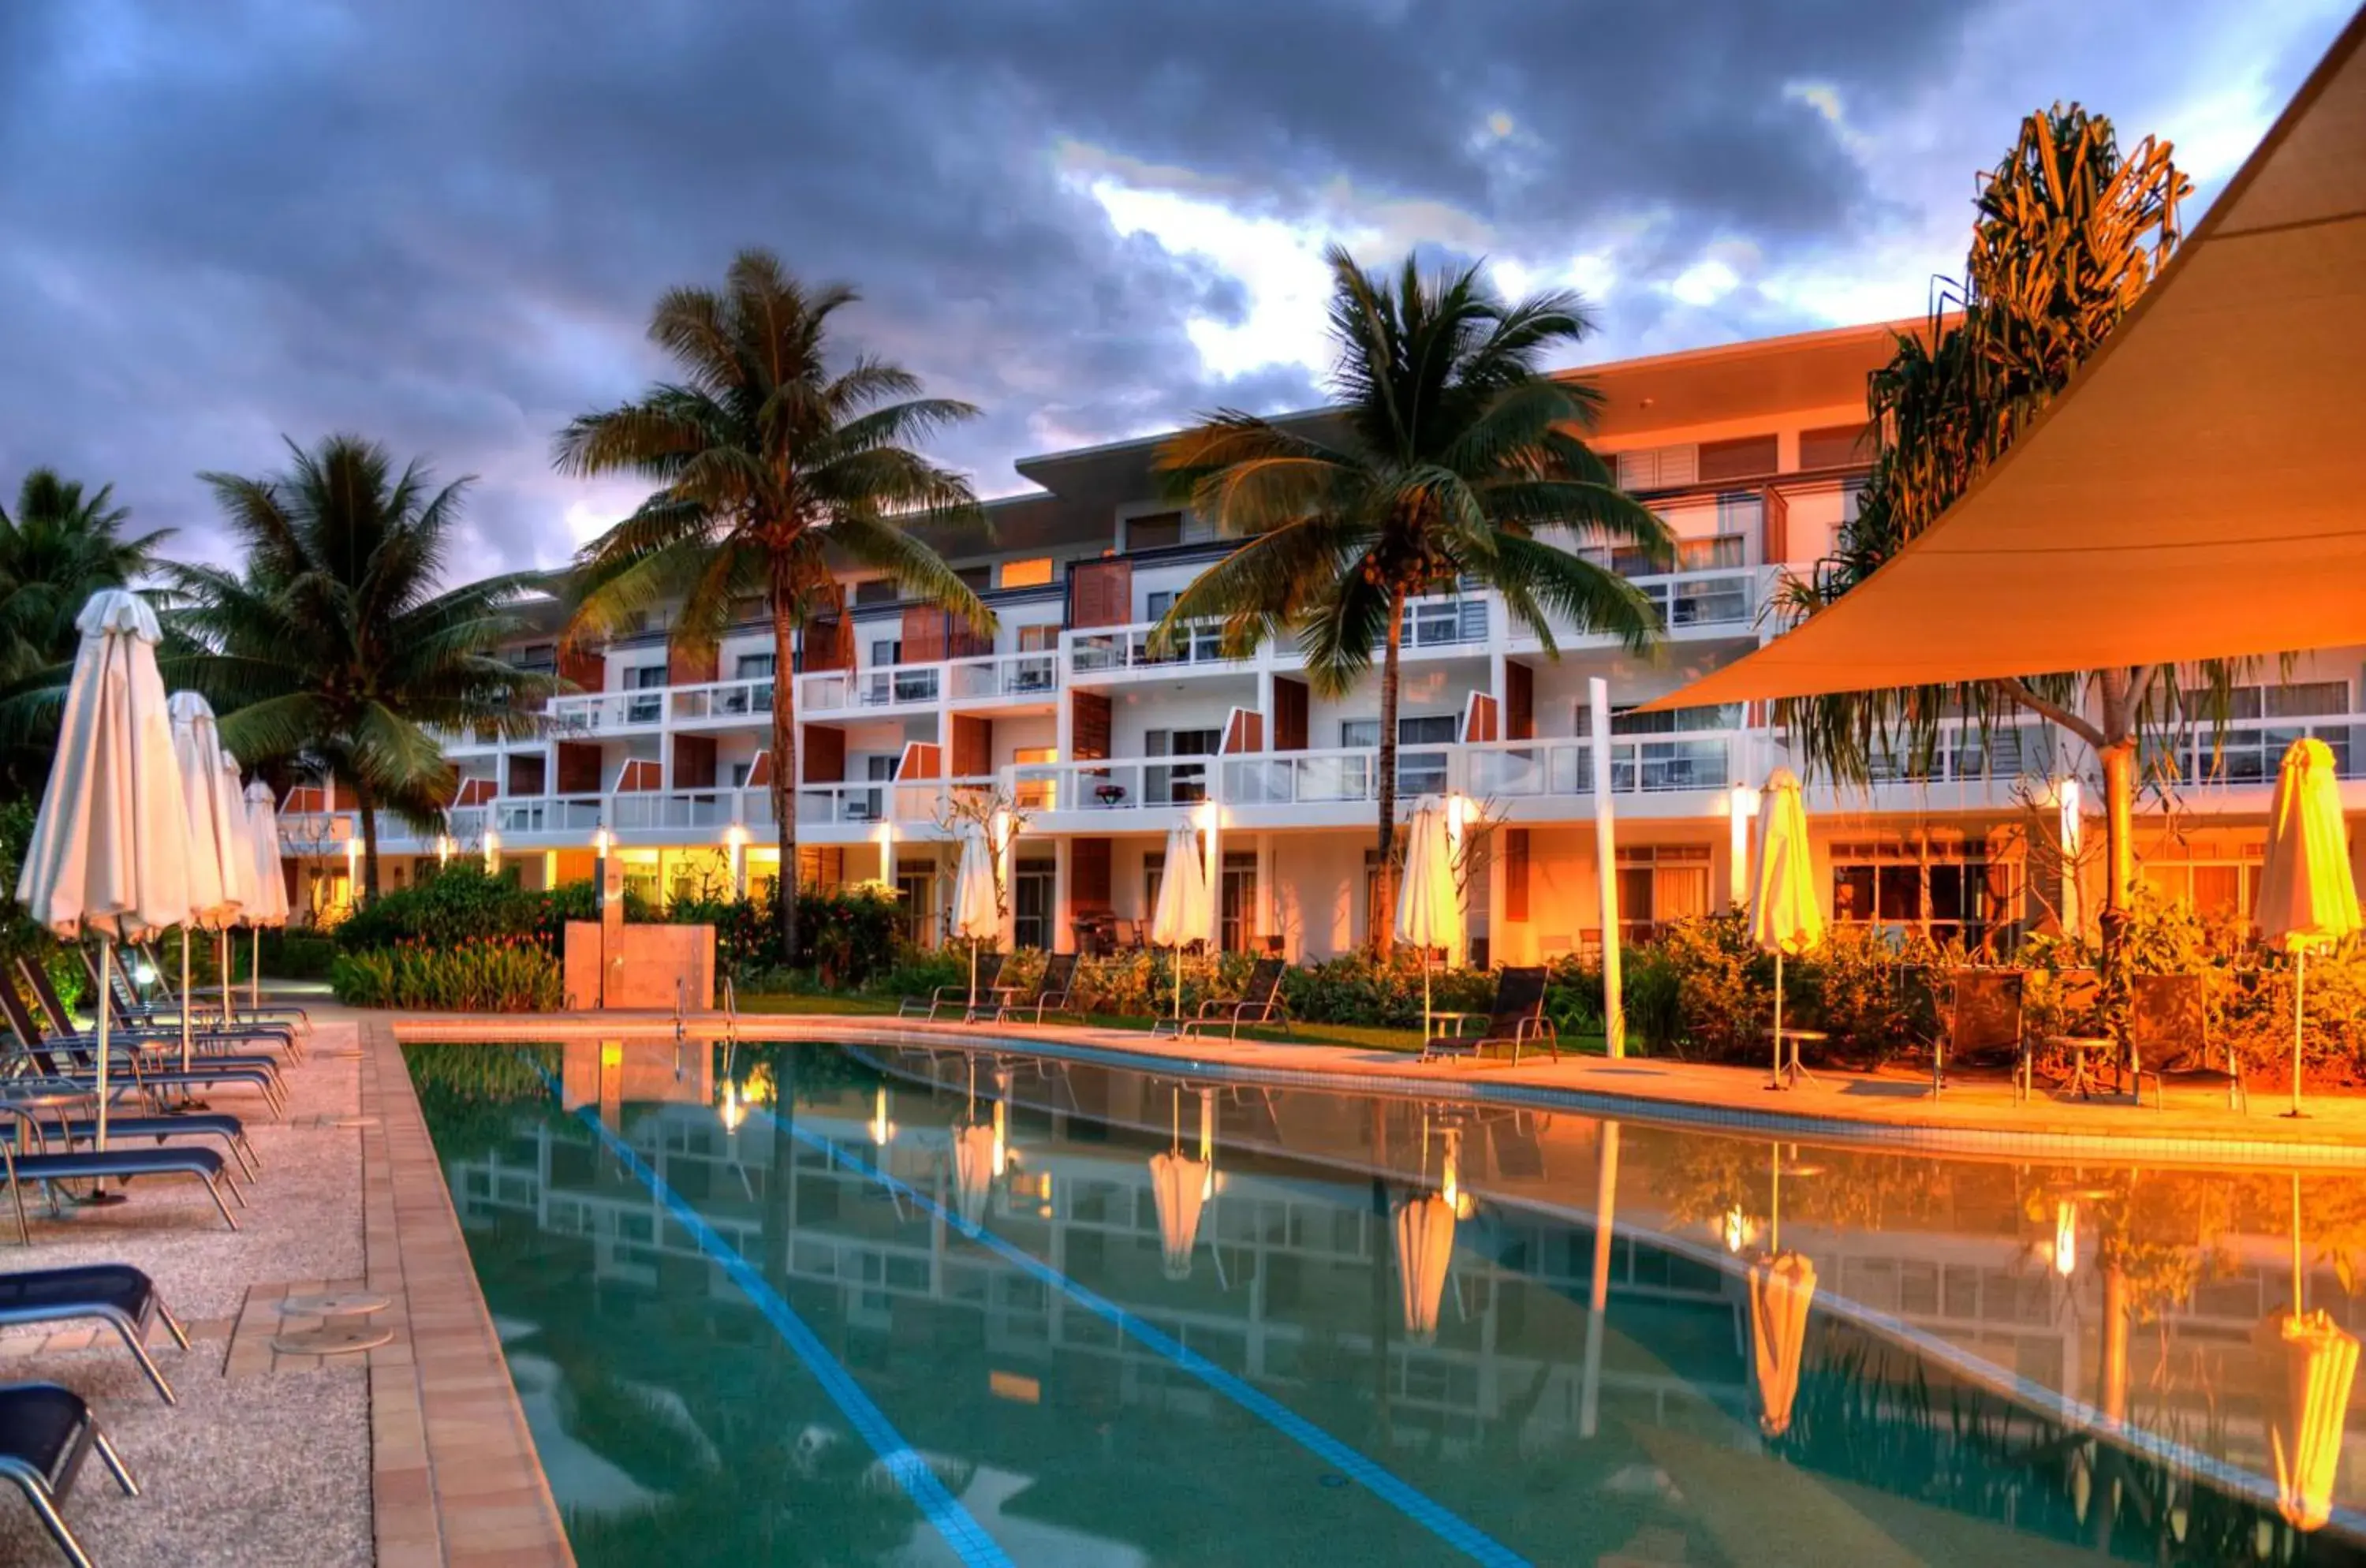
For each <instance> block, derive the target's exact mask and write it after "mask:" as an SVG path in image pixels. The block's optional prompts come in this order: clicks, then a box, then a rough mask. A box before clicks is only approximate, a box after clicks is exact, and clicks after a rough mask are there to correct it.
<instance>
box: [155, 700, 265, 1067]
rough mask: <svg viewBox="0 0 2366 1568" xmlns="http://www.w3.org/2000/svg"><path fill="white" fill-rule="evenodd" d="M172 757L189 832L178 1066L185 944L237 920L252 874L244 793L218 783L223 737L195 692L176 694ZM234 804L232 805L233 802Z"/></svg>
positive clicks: (185, 997) (186, 1034) (184, 1026)
mask: <svg viewBox="0 0 2366 1568" xmlns="http://www.w3.org/2000/svg"><path fill="white" fill-rule="evenodd" d="M166 706H167V710H168V711H169V712H170V713H171V714H172V716H173V761H174V764H175V766H176V767H177V768H178V769H179V770H180V774H181V801H182V805H183V807H184V808H185V810H186V815H187V819H188V825H189V826H188V833H189V851H188V861H189V908H188V912H187V914H186V917H185V918H184V919H183V920H182V922H181V1066H182V1067H183V1068H185V1069H186V1067H187V1066H188V1065H189V1055H190V1032H191V1030H192V1029H193V1028H194V1026H195V1018H196V1013H197V998H195V997H193V996H192V995H190V992H189V946H190V943H191V942H192V941H194V939H195V938H196V935H197V931H200V930H204V931H224V932H227V931H229V930H230V928H231V924H232V923H233V922H234V921H235V920H236V919H238V910H239V890H240V888H241V887H242V886H243V885H244V883H245V881H246V879H247V878H248V877H249V876H251V875H252V874H253V866H252V863H251V861H250V859H249V857H248V855H247V852H246V850H245V848H244V846H243V845H242V842H241V841H240V840H239V839H238V837H237V833H236V829H235V828H234V827H233V823H234V821H241V820H243V819H244V818H245V816H246V797H245V795H244V793H243V792H242V791H232V790H230V789H227V788H225V787H224V785H223V782H222V766H221V757H222V749H221V736H220V731H219V730H217V729H216V728H215V727H214V710H213V705H211V704H209V703H208V702H207V701H206V699H205V698H204V697H203V696H201V695H199V694H197V693H196V692H175V693H174V694H173V696H172V700H171V702H170V703H169V704H167V705H166ZM233 803H234V804H233Z"/></svg>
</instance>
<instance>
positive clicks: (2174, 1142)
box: [393, 1011, 2366, 1168]
mask: <svg viewBox="0 0 2366 1568" xmlns="http://www.w3.org/2000/svg"><path fill="white" fill-rule="evenodd" d="M677 1025H679V1026H680V1027H682V1029H683V1030H685V1031H686V1032H688V1033H690V1034H691V1035H692V1036H693V1037H695V1038H719V1037H720V1036H721V1035H722V1034H723V1033H724V1032H726V1031H727V1030H730V1031H736V1032H737V1034H738V1038H740V1039H742V1040H872V1041H883V1042H887V1043H920V1044H946V1045H959V1046H963V1047H968V1048H975V1049H989V1050H994V1049H999V1050H1016V1051H1034V1052H1042V1053H1043V1054H1046V1055H1062V1056H1067V1057H1070V1058H1072V1059H1076V1060H1080V1061H1098V1062H1104V1063H1110V1064H1114V1065H1119V1066H1129V1067H1139V1068H1148V1069H1151V1070H1154V1071H1155V1070H1166V1071H1172V1072H1180V1073H1191V1074H1206V1075H1209V1076H1213V1077H1237V1078H1244V1079H1248V1080H1251V1081H1260V1082H1266V1083H1271V1084H1276V1085H1288V1086H1295V1087H1306V1088H1321V1089H1350V1090H1358V1091H1361V1092H1367V1093H1383V1094H1402V1095H1411V1096H1419V1097H1422V1098H1439V1099H1480V1100H1493V1101H1502V1102H1509V1103H1523V1104H1531V1105H1536V1106H1538V1107H1541V1108H1545V1109H1550V1110H1565V1111H1581V1112H1587V1113H1592V1114H1597V1115H1607V1116H1621V1117H1631V1118H1635V1119H1638V1120H1643V1121H1661V1122H1672V1123H1678V1124H1688V1125H1698V1126H1715V1127H1720V1128H1726V1129H1730V1130H1736V1131H1755V1132H1764V1133H1772V1134H1779V1135H1783V1136H1810V1137H1837V1138H1844V1139H1848V1140H1851V1141H1860V1142H1866V1143H1876V1144H1883V1145H1892V1146H1898V1147H1910V1148H1921V1149H1931V1150H1940V1151H1946V1150H1956V1151H1963V1152H1978V1153H1999V1152H2002V1153H2025V1154H2031V1155H2049V1156H2064V1157H2078V1156H2104V1157H2111V1156H2116V1157H2121V1158H2129V1159H2143V1160H2146V1161H2148V1162H2154V1163H2171V1164H2175V1163H2193V1164H2203V1163H2208V1164H2256V1165H2272V1166H2277V1167H2285V1168H2289V1167H2291V1166H2293V1165H2308V1166H2342V1167H2366V1098H2350V1097H2340V1098H2337V1097H2327V1098H2323V1099H2319V1100H2313V1101H2310V1102H2309V1103H2308V1110H2309V1112H2310V1113H2309V1115H2308V1116H2307V1117H2305V1118H2304V1119H2302V1120H2299V1121H2293V1120H2290V1119H2288V1118H2286V1117H2283V1116H2282V1115H2279V1114H2278V1112H2279V1111H2281V1110H2282V1108H2283V1106H2284V1104H2285V1100H2284V1097H2283V1096H2282V1095H2278V1094H2261V1095H2259V1096H2256V1097H2255V1098H2254V1099H2253V1101H2252V1105H2251V1110H2250V1111H2249V1113H2248V1114H2244V1113H2241V1112H2238V1111H2232V1110H2229V1109H2228V1108H2227V1106H2226V1103H2225V1098H2224V1096H2223V1094H2222V1093H2220V1092H2217V1091H2212V1090H2205V1089H2198V1088H2189V1089H2180V1088H2177V1087H2172V1088H2171V1089H2170V1090H2169V1104H2168V1109H2167V1110H2165V1111H2156V1110H2154V1109H2153V1108H2152V1104H2151V1102H2150V1101H2149V1100H2147V1101H2146V1103H2145V1104H2144V1105H2142V1106H2138V1105H2135V1104H2134V1103H2132V1102H2130V1101H2129V1100H2126V1099H2124V1098H2116V1099H2101V1100H2074V1099H2062V1098H2058V1097H2054V1096H2049V1095H2044V1094H2041V1095H2040V1096H2039V1097H2038V1098H2037V1099H2036V1100H2032V1101H2029V1102H2027V1103H2016V1102H2015V1100H2014V1099H2013V1095H2012V1090H2011V1087H2010V1086H2009V1085H2008V1084H2006V1083H2005V1082H2003V1081H2002V1080H2000V1079H1968V1080H1964V1081H1960V1082H1958V1083H1956V1084H1954V1085H1951V1086H1950V1087H1949V1088H1948V1089H1947V1092H1946V1093H1945V1094H1944V1096H1942V1097H1938V1098H1935V1099H1934V1098H1933V1097H1932V1092H1931V1080H1930V1077H1929V1076H1928V1075H1927V1074H1923V1075H1920V1076H1917V1075H1910V1074H1907V1073H1902V1072H1894V1073H1877V1074H1865V1073H1842V1072H1828V1073H1822V1074H1819V1075H1818V1077H1817V1079H1816V1081H1815V1082H1813V1083H1810V1084H1806V1085H1803V1086H1801V1087H1800V1088H1798V1089H1791V1090H1785V1091H1780V1092H1776V1091H1772V1090H1769V1089H1767V1088H1766V1075H1765V1073H1764V1072H1763V1071H1761V1070H1758V1069H1755V1068H1745V1067H1729V1066H1708V1065H1706V1064H1701V1063H1692V1062H1674V1061H1662V1060H1647V1059H1642V1058H1628V1059H1626V1060H1623V1061H1609V1060H1606V1059H1604V1058H1602V1057H1599V1056H1575V1055H1568V1056H1563V1057H1562V1058H1561V1059H1560V1061H1559V1062H1554V1061H1552V1060H1550V1059H1549V1058H1547V1057H1528V1058H1524V1059H1523V1060H1522V1061H1521V1062H1520V1063H1519V1065H1518V1066H1511V1065H1508V1064H1489V1065H1486V1066H1472V1065H1471V1064H1470V1063H1469V1062H1467V1061H1466V1062H1431V1063H1424V1062H1420V1061H1417V1060H1416V1059H1414V1057H1413V1056H1411V1055H1407V1054H1405V1053H1403V1052H1395V1051H1385V1050H1374V1049H1369V1048H1365V1047H1358V1046H1348V1045H1313V1044H1304V1045H1301V1044H1291V1043H1268V1042H1264V1041H1250V1040H1241V1041H1231V1040H1226V1039H1223V1038H1222V1037H1221V1036H1220V1037H1216V1038H1213V1039H1203V1038H1197V1037H1195V1038H1193V1039H1190V1040H1185V1041H1177V1040H1175V1039H1173V1038H1170V1037H1154V1036H1152V1035H1148V1034H1144V1033H1139V1032H1131V1031H1125V1030H1110V1029H1083V1028H1074V1027H1064V1026H1060V1025H1055V1024H1045V1025H1042V1026H1036V1025H1028V1026H1026V1027H1025V1028H1024V1029H1014V1028H1011V1027H1008V1026H1004V1027H1000V1028H986V1027H983V1026H973V1025H962V1024H957V1023H933V1024H932V1023H926V1022H921V1021H912V1020H907V1021H897V1020H894V1019H888V1018H878V1017H865V1016H853V1015H806V1014H794V1013H765V1014H741V1015H739V1016H738V1018H737V1019H736V1020H735V1019H729V1018H727V1017H725V1015H723V1014H721V1013H700V1014H692V1015H690V1016H689V1017H687V1018H684V1019H680V1020H677V1019H676V1017H675V1016H674V1015H673V1014H671V1013H660V1012H631V1011H614V1012H578V1013H562V1014H538V1015H532V1016H522V1015H519V1014H513V1013H508V1014H501V1013H437V1014H432V1015H413V1016H407V1017H401V1018H398V1019H396V1020H395V1021H394V1025H393V1028H394V1032H395V1034H396V1035H397V1036H398V1037H399V1038H401V1039H404V1040H450V1041H480V1040H481V1041H495V1040H507V1041H525V1040H534V1041H551V1040H559V1039H587V1038H595V1037H596V1038H624V1037H645V1036H648V1035H661V1036H666V1037H670V1036H671V1035H672V1034H673V1033H674V1032H675V1029H676V1027H677Z"/></svg>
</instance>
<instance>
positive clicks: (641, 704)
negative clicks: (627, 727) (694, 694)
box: [625, 664, 666, 724]
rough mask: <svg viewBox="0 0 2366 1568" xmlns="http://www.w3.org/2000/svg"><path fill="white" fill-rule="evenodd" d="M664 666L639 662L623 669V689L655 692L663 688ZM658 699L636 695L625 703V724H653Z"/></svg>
mask: <svg viewBox="0 0 2366 1568" xmlns="http://www.w3.org/2000/svg"><path fill="white" fill-rule="evenodd" d="M665 683H666V667H665V666H664V665H662V664H640V665H636V666H635V667H633V668H632V669H630V670H627V671H625V690H626V691H628V692H657V691H662V690H664V689H665ZM658 703H659V699H658V698H656V697H653V696H636V697H634V698H632V699H631V700H630V701H628V702H627V703H625V723H627V724H655V723H656V722H657V717H658Z"/></svg>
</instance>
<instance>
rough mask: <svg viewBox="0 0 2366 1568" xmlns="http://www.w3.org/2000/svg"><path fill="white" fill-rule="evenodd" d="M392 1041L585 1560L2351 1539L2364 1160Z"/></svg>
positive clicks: (2038, 1546)
mask: <svg viewBox="0 0 2366 1568" xmlns="http://www.w3.org/2000/svg"><path fill="white" fill-rule="evenodd" d="M409 1055H410V1058H411V1070H412V1075H413V1078H414V1081H415V1082H416V1083H417V1085H418V1087H419V1089H420V1095H421V1102H422V1104H423V1107H424V1109H425V1110H426V1112H427V1117H428V1124H429V1128H430V1130H431V1132H432V1133H433V1134H434V1139H435V1144H436V1147H437V1151H438V1154H439V1156H440V1157H441V1159H442V1161H443V1163H444V1167H445V1176H446V1179H447V1180H448V1182H449V1184H450V1187H451V1190H452V1194H453V1198H454V1201H455V1202H456V1205H457V1208H458V1211H459V1213H460V1217H461V1221H462V1224H463V1225H464V1227H465V1228H466V1231H467V1234H468V1242H469V1247H470V1249H471V1253H472V1256H473V1258H474V1261H475V1265H476V1269H477V1273H478V1277H479V1280H480V1281H481V1282H482V1285H483V1288H484V1292H485V1296H486V1300H487V1302H488V1303H489V1304H490V1308H491V1311H492V1314H493V1316H494V1319H495V1322H496V1325H497V1326H498V1327H499V1329H500V1331H501V1337H502V1341H503V1344H504V1347H505V1348H506V1350H507V1353H508V1356H509V1361H510V1367H511V1371H512V1374H513V1379H514V1381H515V1382H516V1385H517V1388H518V1392H519V1394H520V1398H521V1401H522V1403H523V1404H524V1408H525V1411H526V1415H527V1418H528V1420H529V1422H530V1423H531V1425H532V1427H533V1428H534V1434H535V1442H536V1444H537V1447H538V1449H539V1450H540V1453H541V1457H542V1461H543V1464H544V1468H545V1470H546V1472H547V1473H548V1475H549V1478H550V1483H551V1488H552V1491H553V1493H554V1495H556V1497H557V1499H558V1504H559V1506H560V1508H561V1510H562V1511H563V1513H564V1514H565V1516H566V1518H567V1524H568V1529H569V1536H570V1538H571V1540H572V1541H573V1544H574V1547H575V1550H576V1552H577V1555H578V1556H579V1557H580V1560H581V1561H582V1562H585V1563H587V1564H592V1565H595V1568H597V1565H605V1564H644V1563H648V1564H657V1563H663V1564H667V1565H669V1568H681V1565H684V1564H691V1563H705V1562H716V1563H741V1562H798V1563H806V1562H810V1563H872V1562H878V1563H898V1564H903V1563H911V1564H923V1563H941V1562H960V1563H999V1562H1020V1563H1053V1564H1060V1563H1093V1564H1102V1563H1108V1564H1134V1563H1140V1564H1150V1563H1158V1564H1178V1565H1179V1564H1219V1563H1245V1564H1247V1563H1255V1564H1273V1563H1297V1562H1354V1563H1399V1562H1404V1563H1413V1562H1454V1561H1470V1560H1475V1561H1479V1562H1489V1563H1512V1562H1554V1563H1560V1562H1568V1563H1605V1564H1650V1563H1670V1564H1673V1563H1685V1564H1718V1563H1731V1564H1756V1563H1782V1562H1802V1563H1814V1564H1817V1565H1818V1568H1839V1565H1840V1564H1844V1563H1845V1564H1855V1563H1886V1562H1896V1563H1911V1562H1932V1563H1988V1562H2016V1563H2030V1564H2035V1563H2041V1562H2053V1561H2060V1562H2069V1561H2071V1560H2072V1559H2073V1558H2077V1559H2079V1560H2080V1561H2092V1560H2094V1559H2095V1558H2097V1557H2099V1556H2100V1557H2105V1558H2115V1559H2120V1560H2124V1561H2130V1562H2138V1561H2141V1562H2163V1563H2168V1562H2193V1563H2203V1562H2276V1563H2285V1562H2312V1563H2313V1562H2353V1561H2361V1560H2366V1515H2361V1514H2360V1512H2357V1511H2355V1510H2357V1509H2359V1508H2360V1506H2361V1505H2366V1488H2361V1485H2360V1481H2359V1479H2358V1464H2359V1461H2358V1458H2357V1455H2356V1453H2354V1452H2353V1451H2352V1450H2361V1451H2366V1445H2361V1444H2360V1443H2359V1442H2357V1441H2354V1440H2353V1441H2350V1442H2349V1443H2346V1444H2345V1442H2344V1440H2343V1439H2344V1428H2345V1427H2347V1426H2348V1425H2349V1424H2352V1423H2354V1422H2355V1421H2356V1420H2357V1402H2358V1401H2359V1399H2360V1397H2361V1394H2366V1390H2360V1388H2358V1387H2357V1386H2356V1384H2355V1382H2354V1381H2353V1380H2350V1379H2349V1378H2347V1377H2346V1376H2344V1375H2343V1373H2344V1369H2345V1366H2348V1367H2354V1358H2355V1355H2356V1344H2355V1340H2354V1339H2350V1338H2349V1337H2348V1336H2349V1335H2350V1334H2354V1333H2357V1332H2360V1330H2366V1306H2361V1305H2360V1303H2357V1302H2356V1300H2355V1299H2354V1298H2353V1296H2352V1295H2351V1293H2350V1288H2351V1286H2352V1285H2353V1284H2355V1283H2357V1282H2358V1281H2357V1280H2356V1278H2355V1275H2354V1274H2353V1268H2354V1267H2358V1266H2360V1265H2366V1250H2361V1249H2366V1179H2360V1178H2358V1177H2352V1176H2347V1175H2331V1174H2304V1175H2300V1176H2297V1177H2295V1176H2294V1175H2293V1174H2292V1173H2289V1172H2277V1171H2269V1170H2240V1171H2229V1170H2208V1169H2192V1170H2176V1169H2158V1168H2145V1169H2140V1170H2139V1169H2134V1168H2125V1167H2115V1166H2109V1165H2102V1164H2090V1165H2087V1166H2083V1167H2071V1166H2064V1165H2045V1164H2035V1163H2029V1162H2014V1161H2012V1160H2009V1159H1997V1160H1977V1159H1935V1158H1931V1157H1927V1156H1913V1155H1904V1154H1896V1153H1884V1152H1879V1151H1876V1150H1870V1149H1866V1148H1864V1147H1862V1146H1859V1147H1845V1146H1832V1145H1814V1144H1804V1143H1788V1142H1786V1143H1781V1144H1772V1143H1769V1142H1768V1141H1766V1140H1764V1139H1753V1138H1746V1137H1732V1136H1718V1135H1710V1134H1703V1133H1700V1132H1696V1131H1689V1130H1684V1131H1679V1130H1673V1129H1670V1128H1667V1127H1663V1126H1653V1125H1649V1124H1645V1123H1640V1122H1626V1123H1624V1124H1623V1125H1622V1124H1621V1123H1619V1122H1607V1121H1601V1120H1596V1119H1593V1118H1588V1117H1582V1116H1574V1115H1562V1114H1543V1113H1538V1112H1533V1111H1510V1110H1506V1109H1495V1108H1472V1107H1454V1106H1449V1105H1441V1104H1437V1103H1425V1102H1422V1101H1418V1100H1411V1099H1403V1098H1394V1097H1361V1096H1349V1095H1338V1094H1332V1093H1322V1092H1315V1091H1306V1090H1268V1089H1258V1088H1255V1087H1249V1086H1241V1085H1232V1084H1225V1083H1221V1082H1213V1081H1209V1080H1203V1079H1196V1078H1194V1079H1184V1078H1177V1077H1166V1076H1161V1075H1156V1074H1150V1073H1143V1072H1133V1071H1123V1070H1116V1069H1110V1068H1102V1067H1098V1066H1081V1065H1065V1064H1062V1063H1059V1062H1054V1061H1049V1060H1043V1059H1039V1058H1033V1057H1028V1056H1012V1055H988V1054H984V1053H979V1054H975V1055H972V1054H967V1053H963V1052H959V1051H945V1050H930V1051H921V1050H897V1049H893V1048H889V1047H884V1046H882V1047H867V1046H816V1045H770V1046H760V1047H749V1046H744V1045H743V1046H738V1047H736V1048H734V1047H725V1046H717V1047H714V1048H712V1049H710V1048H709V1047H707V1046H704V1045H700V1044H692V1045H677V1044H676V1043H673V1042H671V1041H655V1042H625V1043H606V1044H602V1043H597V1042H586V1043H570V1044H568V1045H565V1046H547V1047H524V1048H520V1047H510V1046H492V1045H484V1046H476V1045H457V1046H455V1045H442V1046H414V1047H411V1050H410V1053H409ZM2296 1218H2297V1221H2298V1225H2297V1235H2296V1234H2295V1224H2294V1222H2295V1219H2296ZM2295 1289H2298V1290H2299V1291H2300V1292H2302V1296H2303V1305H2304V1311H2305V1312H2306V1313H2307V1314H2310V1315H2309V1316H2307V1317H2306V1318H2304V1320H2302V1323H2303V1325H2305V1326H2306V1327H2307V1332H2306V1333H2303V1332H2302V1331H2301V1329H2300V1328H2297V1327H2294V1326H2293V1325H2291V1324H2290V1323H2289V1322H2288V1319H2287V1316H2286V1310H2287V1309H2288V1308H2289V1307H2290V1306H2291V1304H2292V1299H2293V1292H2294V1290H2295ZM2319 1313H2322V1314H2324V1315H2323V1317H2322V1318H2319V1317H2317V1316H2316V1315H2315V1314H2319ZM2345 1347H2346V1349H2345ZM2280 1456H2281V1459H2280Z"/></svg>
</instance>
